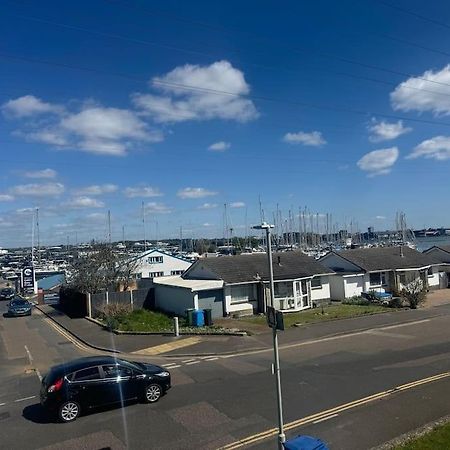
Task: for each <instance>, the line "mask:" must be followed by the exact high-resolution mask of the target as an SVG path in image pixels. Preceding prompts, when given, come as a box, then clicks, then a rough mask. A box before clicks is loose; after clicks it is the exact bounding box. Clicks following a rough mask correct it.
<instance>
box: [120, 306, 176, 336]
mask: <svg viewBox="0 0 450 450" xmlns="http://www.w3.org/2000/svg"><path fill="white" fill-rule="evenodd" d="M113 320H114V319H113ZM115 320H116V321H117V322H116V323H114V324H113V325H114V326H113V328H115V329H117V330H120V331H154V332H159V331H169V330H173V320H172V319H171V318H170V317H169V316H167V315H165V314H163V313H159V312H154V311H148V310H146V309H137V310H135V311H133V312H131V313H129V314H124V315H121V316H117V317H116V318H115ZM180 322H182V320H180ZM181 325H182V324H181V323H180V326H181Z"/></svg>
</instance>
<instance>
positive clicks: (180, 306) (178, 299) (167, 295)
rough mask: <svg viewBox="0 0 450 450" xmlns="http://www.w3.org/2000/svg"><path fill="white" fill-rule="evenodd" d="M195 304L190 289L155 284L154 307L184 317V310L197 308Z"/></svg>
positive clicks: (193, 295)
mask: <svg viewBox="0 0 450 450" xmlns="http://www.w3.org/2000/svg"><path fill="white" fill-rule="evenodd" d="M195 303H196V302H195V294H194V293H193V292H192V291H191V290H190V289H186V288H180V287H174V286H164V285H160V284H155V305H156V307H157V308H159V309H162V310H163V311H167V312H171V313H174V314H178V315H180V316H184V315H185V312H186V309H188V308H195V307H196V306H197V305H196V304H195Z"/></svg>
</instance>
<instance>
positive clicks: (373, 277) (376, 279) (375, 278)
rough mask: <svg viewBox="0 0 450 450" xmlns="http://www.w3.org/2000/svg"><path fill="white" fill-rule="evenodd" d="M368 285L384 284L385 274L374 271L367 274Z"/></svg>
mask: <svg viewBox="0 0 450 450" xmlns="http://www.w3.org/2000/svg"><path fill="white" fill-rule="evenodd" d="M369 277H370V286H385V285H386V274H385V273H384V272H375V273H371V274H369Z"/></svg>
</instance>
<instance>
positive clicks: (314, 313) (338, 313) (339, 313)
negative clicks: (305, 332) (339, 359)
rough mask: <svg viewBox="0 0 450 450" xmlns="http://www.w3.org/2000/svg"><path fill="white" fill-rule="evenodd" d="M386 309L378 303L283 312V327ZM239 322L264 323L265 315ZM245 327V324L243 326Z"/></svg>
mask: <svg viewBox="0 0 450 450" xmlns="http://www.w3.org/2000/svg"><path fill="white" fill-rule="evenodd" d="M387 310H388V309H387V308H386V307H384V306H378V305H367V306H360V305H342V304H339V305H331V306H326V307H324V309H323V312H324V314H322V308H314V309H308V310H306V311H301V312H297V313H285V314H284V326H285V328H288V327H291V326H293V325H294V324H296V323H299V324H307V323H316V322H323V321H326V320H334V319H347V318H350V317H358V316H364V315H367V314H376V313H381V312H386V311H387ZM239 321H241V322H248V323H257V324H261V325H266V317H265V316H248V317H242V318H240V319H239ZM243 328H245V326H243Z"/></svg>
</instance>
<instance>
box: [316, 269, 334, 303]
mask: <svg viewBox="0 0 450 450" xmlns="http://www.w3.org/2000/svg"><path fill="white" fill-rule="evenodd" d="M332 277H334V275H325V276H324V275H322V276H321V277H320V279H321V281H322V287H321V288H313V287H311V301H313V302H315V301H318V300H328V299H330V298H331V289H330V278H332Z"/></svg>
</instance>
